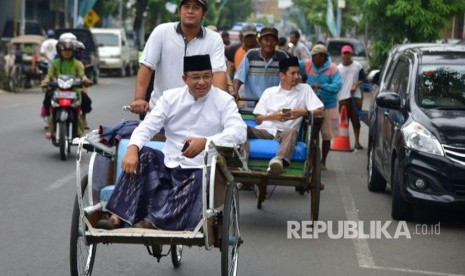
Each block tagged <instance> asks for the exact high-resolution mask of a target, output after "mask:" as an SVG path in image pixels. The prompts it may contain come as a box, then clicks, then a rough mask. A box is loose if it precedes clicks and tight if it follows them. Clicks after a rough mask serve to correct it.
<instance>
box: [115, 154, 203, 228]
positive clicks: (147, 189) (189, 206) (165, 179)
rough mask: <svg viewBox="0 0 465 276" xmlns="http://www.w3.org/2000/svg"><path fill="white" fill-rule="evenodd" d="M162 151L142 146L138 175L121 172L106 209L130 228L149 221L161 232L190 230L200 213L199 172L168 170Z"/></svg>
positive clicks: (200, 175) (200, 170)
mask: <svg viewBox="0 0 465 276" xmlns="http://www.w3.org/2000/svg"><path fill="white" fill-rule="evenodd" d="M163 159H164V155H163V153H162V152H161V151H159V150H155V149H152V148H148V147H143V148H142V149H141V150H140V151H139V165H138V169H137V174H135V175H133V174H127V173H125V172H124V171H123V172H122V174H121V176H120V178H119V179H118V181H117V184H116V186H115V190H114V191H113V194H112V196H111V197H110V200H109V201H108V203H107V206H106V208H107V209H108V211H110V212H111V213H113V214H115V215H117V216H119V217H120V218H121V219H122V220H123V221H125V222H126V223H128V224H129V225H133V224H134V223H137V222H139V221H140V220H142V219H149V220H150V221H151V222H152V223H153V225H154V226H155V227H157V228H159V229H164V230H193V229H194V228H195V227H196V226H197V224H198V222H199V220H200V216H201V211H202V194H201V193H202V169H182V168H181V167H176V168H172V169H171V168H167V167H166V166H165V165H164V162H163Z"/></svg>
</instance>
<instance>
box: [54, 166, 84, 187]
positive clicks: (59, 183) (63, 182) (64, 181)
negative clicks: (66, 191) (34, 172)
mask: <svg viewBox="0 0 465 276" xmlns="http://www.w3.org/2000/svg"><path fill="white" fill-rule="evenodd" d="M86 172H87V165H81V176H84V175H85V173H86ZM75 181H76V172H71V173H69V174H67V175H65V176H64V177H62V178H60V179H57V180H56V181H55V182H53V183H51V184H49V185H48V186H47V187H45V190H46V191H53V190H57V189H59V188H61V187H63V186H64V185H66V184H68V183H72V184H73V185H74V183H75Z"/></svg>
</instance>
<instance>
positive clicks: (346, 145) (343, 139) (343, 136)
mask: <svg viewBox="0 0 465 276" xmlns="http://www.w3.org/2000/svg"><path fill="white" fill-rule="evenodd" d="M340 120H341V124H340V125H339V136H336V138H334V141H333V145H332V147H331V150H338V151H352V149H351V148H350V138H349V118H348V117H347V109H346V107H345V106H343V107H342V108H341V115H340Z"/></svg>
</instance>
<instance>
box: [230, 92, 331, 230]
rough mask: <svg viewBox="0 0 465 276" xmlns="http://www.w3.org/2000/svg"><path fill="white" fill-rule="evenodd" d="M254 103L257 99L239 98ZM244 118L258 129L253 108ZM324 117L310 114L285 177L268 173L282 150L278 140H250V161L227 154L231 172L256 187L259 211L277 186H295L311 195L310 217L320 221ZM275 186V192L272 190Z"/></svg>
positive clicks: (232, 153)
mask: <svg viewBox="0 0 465 276" xmlns="http://www.w3.org/2000/svg"><path fill="white" fill-rule="evenodd" d="M239 100H243V101H254V102H256V101H257V100H256V99H244V98H242V99H239ZM240 112H241V115H242V118H243V119H244V121H245V122H246V124H247V125H248V126H256V125H257V123H256V115H254V114H253V113H252V110H251V109H250V108H243V109H241V110H240ZM322 124H323V118H322V117H320V116H314V115H313V114H310V115H309V116H307V117H305V118H304V119H303V120H302V124H301V126H300V129H299V135H298V141H297V143H296V145H295V150H294V154H293V156H292V160H291V164H290V166H289V167H288V168H286V169H285V170H284V173H283V174H279V175H275V174H271V173H269V172H267V168H268V164H269V161H270V159H272V158H273V157H274V156H275V155H276V152H277V151H278V149H279V146H280V144H279V142H278V141H277V140H268V139H260V138H249V143H250V153H249V157H248V158H247V159H248V160H245V158H244V154H241V153H238V152H237V151H234V152H229V154H228V153H226V152H223V155H224V156H226V157H227V158H226V160H227V161H228V163H229V164H230V165H229V166H230V167H231V168H232V169H231V173H232V175H233V176H234V179H235V181H236V182H239V183H241V184H242V185H243V186H245V187H248V188H253V190H254V192H255V194H256V196H257V208H258V209H261V208H262V205H263V202H264V201H265V200H266V199H269V198H270V197H271V195H272V192H273V191H274V189H275V188H276V186H286V187H294V188H295V190H296V191H297V192H298V193H299V194H301V195H304V194H305V193H309V194H310V204H309V210H310V212H309V214H310V218H311V220H312V221H316V220H318V214H319V206H320V190H322V183H321V151H320V146H319V133H320V129H321V126H322ZM269 186H270V187H272V189H273V190H272V191H269V190H268V187H269Z"/></svg>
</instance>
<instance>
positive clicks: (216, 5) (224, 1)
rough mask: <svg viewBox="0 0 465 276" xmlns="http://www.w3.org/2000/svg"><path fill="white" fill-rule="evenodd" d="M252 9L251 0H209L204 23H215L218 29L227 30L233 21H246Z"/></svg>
mask: <svg viewBox="0 0 465 276" xmlns="http://www.w3.org/2000/svg"><path fill="white" fill-rule="evenodd" d="M253 11H254V6H253V3H252V0H221V1H213V0H211V1H209V11H208V14H207V18H206V19H205V20H204V25H215V26H216V27H217V28H218V30H229V29H231V28H232V26H233V25H234V23H236V22H241V21H246V20H247V18H248V17H249V16H250V15H251V14H252V12H253Z"/></svg>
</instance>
